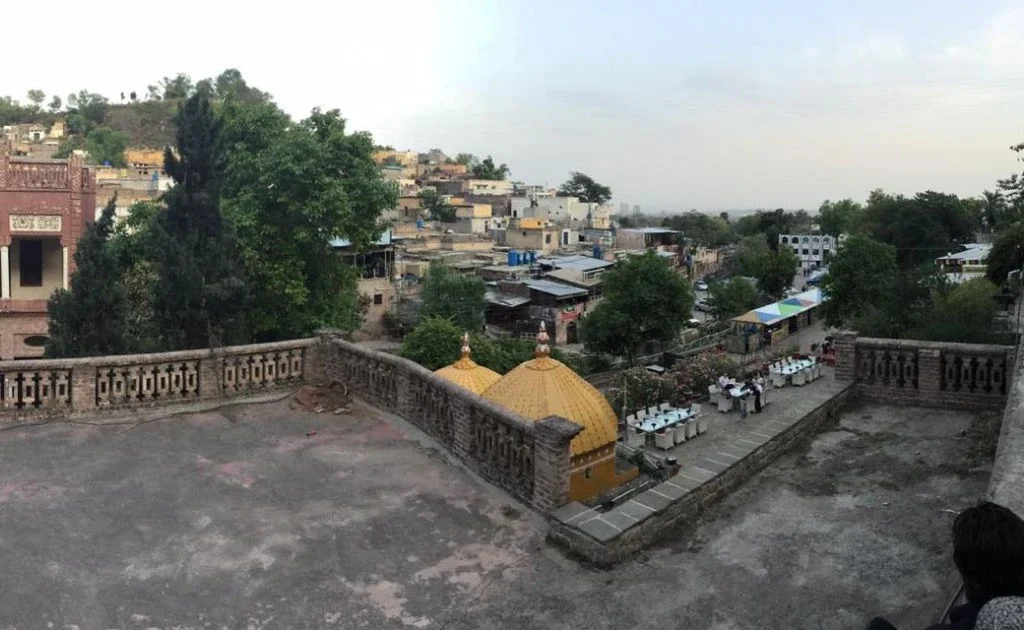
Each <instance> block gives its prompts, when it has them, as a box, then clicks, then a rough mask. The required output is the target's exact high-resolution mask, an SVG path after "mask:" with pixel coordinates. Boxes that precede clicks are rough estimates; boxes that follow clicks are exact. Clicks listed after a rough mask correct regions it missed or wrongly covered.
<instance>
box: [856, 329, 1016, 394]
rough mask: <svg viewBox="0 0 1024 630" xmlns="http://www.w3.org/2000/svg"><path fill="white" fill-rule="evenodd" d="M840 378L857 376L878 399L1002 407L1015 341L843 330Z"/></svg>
mask: <svg viewBox="0 0 1024 630" xmlns="http://www.w3.org/2000/svg"><path fill="white" fill-rule="evenodd" d="M836 348H837V352H838V355H839V359H838V364H837V365H836V378H838V379H841V380H849V381H854V382H855V383H856V385H857V393H858V395H859V396H860V397H862V398H864V399H866V400H870V401H873V402H879V403H885V404H897V405H919V406H924V407H941V408H948V409H991V410H996V411H998V410H1001V409H1002V408H1003V406H1004V405H1005V403H1006V395H1007V392H1008V391H1009V387H1010V383H1009V382H1008V381H1009V380H1010V379H1011V371H1012V368H1013V365H1014V358H1015V349H1014V348H1013V347H1012V346H1000V345H982V344H967V343H947V342H935V341H913V340H903V339H875V338H869V337H857V336H856V335H855V334H853V333H841V334H839V335H837V337H836Z"/></svg>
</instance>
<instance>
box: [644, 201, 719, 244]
mask: <svg viewBox="0 0 1024 630" xmlns="http://www.w3.org/2000/svg"><path fill="white" fill-rule="evenodd" d="M661 225H662V226H663V227H667V228H670V229H673V230H679V231H680V232H682V233H683V235H684V236H685V237H686V238H688V239H690V240H691V241H693V242H694V243H699V244H702V245H710V246H712V247H718V246H721V245H727V244H728V243H731V242H732V241H733V235H732V230H731V229H730V227H729V223H728V222H726V221H724V220H723V219H722V218H721V217H713V216H710V215H707V214H704V213H703V212H697V211H696V210H691V211H689V212H686V213H684V214H676V215H672V216H670V217H665V218H664V219H662V221H661Z"/></svg>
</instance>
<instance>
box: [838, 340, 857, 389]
mask: <svg viewBox="0 0 1024 630" xmlns="http://www.w3.org/2000/svg"><path fill="white" fill-rule="evenodd" d="M834 343H835V346H836V380H837V381H853V380H855V379H856V378H857V333H855V332H853V331H851V330H844V331H841V332H838V333H836V335H835V339H834Z"/></svg>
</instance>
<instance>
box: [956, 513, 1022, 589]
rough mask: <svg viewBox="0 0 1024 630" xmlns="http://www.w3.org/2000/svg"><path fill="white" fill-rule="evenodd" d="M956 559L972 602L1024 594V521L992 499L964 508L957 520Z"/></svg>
mask: <svg viewBox="0 0 1024 630" xmlns="http://www.w3.org/2000/svg"><path fill="white" fill-rule="evenodd" d="M953 562H955V563H956V568H957V569H958V570H959V571H960V575H961V577H963V579H964V586H965V587H966V590H967V598H968V599H969V600H971V601H972V602H977V603H984V602H986V601H988V600H989V599H992V598H993V597H1003V596H1007V595H1022V594H1024V521H1022V520H1021V519H1020V517H1019V516H1017V515H1016V514H1014V513H1013V512H1012V511H1011V510H1009V509H1007V508H1005V507H1003V506H1001V505H997V504H995V503H990V502H988V501H984V502H982V503H980V504H978V505H977V506H975V507H970V508H967V509H966V510H964V511H963V512H960V513H959V514H957V517H956V520H954V521H953Z"/></svg>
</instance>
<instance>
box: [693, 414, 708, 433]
mask: <svg viewBox="0 0 1024 630" xmlns="http://www.w3.org/2000/svg"><path fill="white" fill-rule="evenodd" d="M696 422H697V435H703V434H704V433H707V430H708V421H707V420H705V419H704V418H697V421H696Z"/></svg>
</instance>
